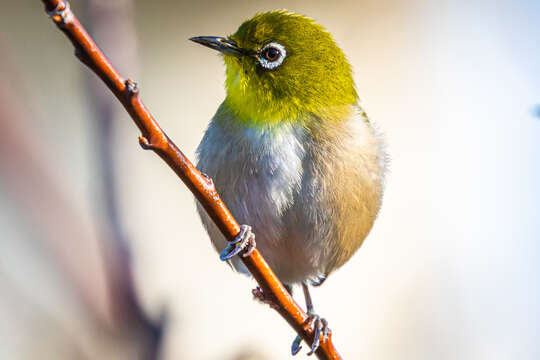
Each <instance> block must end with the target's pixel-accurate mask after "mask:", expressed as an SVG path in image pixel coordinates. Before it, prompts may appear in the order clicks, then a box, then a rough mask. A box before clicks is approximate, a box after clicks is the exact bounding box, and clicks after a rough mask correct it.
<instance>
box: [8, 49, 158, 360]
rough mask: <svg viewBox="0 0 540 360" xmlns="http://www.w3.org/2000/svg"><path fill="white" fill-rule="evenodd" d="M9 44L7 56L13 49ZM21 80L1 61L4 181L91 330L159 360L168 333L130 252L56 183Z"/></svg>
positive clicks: (52, 163)
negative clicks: (155, 320)
mask: <svg viewBox="0 0 540 360" xmlns="http://www.w3.org/2000/svg"><path fill="white" fill-rule="evenodd" d="M1 45H2V44H0V50H5V49H3V46H1ZM1 53H3V54H8V53H9V52H8V51H1ZM14 73H15V71H14V66H10V64H8V62H7V59H6V57H5V56H4V58H3V61H2V62H0V77H1V78H2V81H1V82H0V133H1V134H2V141H0V175H1V179H2V182H3V183H4V184H5V185H6V186H7V187H8V189H9V190H10V191H9V193H10V194H11V196H12V197H13V200H15V201H16V203H18V204H20V205H21V206H22V208H23V209H24V210H25V213H26V214H28V215H29V219H30V221H31V222H32V225H33V226H32V227H33V228H35V230H36V232H37V233H38V234H39V235H40V237H41V238H42V239H43V240H44V241H45V243H46V245H47V248H48V250H49V251H50V252H51V255H52V257H53V259H54V263H55V264H58V266H59V268H60V269H61V270H62V271H61V272H62V274H63V275H65V276H66V280H67V282H68V283H69V285H70V286H71V288H72V289H73V290H74V292H75V294H76V295H77V298H78V299H79V300H81V302H82V303H83V304H84V305H85V307H86V309H88V314H90V320H92V321H91V327H90V328H92V329H95V328H97V329H99V331H101V332H103V331H105V333H106V334H109V337H110V338H111V339H117V341H118V343H117V344H118V346H123V345H126V343H127V344H128V347H129V349H127V351H128V352H130V353H132V354H137V355H136V356H137V357H136V358H137V359H156V358H157V353H158V345H159V340H160V339H161V327H159V326H154V325H153V324H151V323H150V321H149V320H148V319H147V318H146V317H145V315H144V313H143V312H142V310H141V308H140V306H139V304H138V302H137V298H136V296H135V291H134V286H133V279H132V273H131V271H130V270H131V268H130V267H129V257H128V256H127V252H126V251H124V249H125V248H124V247H123V246H121V245H120V242H114V241H112V242H107V243H106V242H104V241H103V240H100V239H99V238H98V236H96V233H101V234H100V235H101V236H103V237H105V238H114V236H112V235H110V234H112V233H113V231H112V230H111V229H112V228H111V227H110V226H109V224H106V225H105V226H100V227H97V229H96V230H94V229H93V227H92V226H91V224H90V221H89V220H90V219H89V217H85V216H84V213H83V212H82V211H80V209H78V208H77V207H76V206H75V204H74V203H73V201H72V200H71V198H70V197H69V196H68V195H67V194H66V191H65V184H64V181H63V180H64V177H63V176H60V177H57V176H55V175H56V174H55V166H56V165H57V163H55V161H53V160H52V159H49V158H47V155H48V154H49V152H48V151H47V149H46V144H45V143H44V141H43V139H42V138H41V137H40V136H38V135H37V134H36V133H35V132H34V131H33V129H32V128H31V127H29V126H28V123H29V121H28V117H29V116H32V115H31V111H30V110H29V109H28V106H27V104H26V103H23V101H24V99H25V97H23V96H18V94H17V93H16V91H17V86H16V85H18V84H20V80H19V79H16V78H15V75H14ZM111 243H112V244H114V245H113V246H110V244H111ZM72 341H73V339H69V342H72ZM115 341H116V340H115ZM66 343H68V340H67V339H66ZM130 358H133V356H131V357H130Z"/></svg>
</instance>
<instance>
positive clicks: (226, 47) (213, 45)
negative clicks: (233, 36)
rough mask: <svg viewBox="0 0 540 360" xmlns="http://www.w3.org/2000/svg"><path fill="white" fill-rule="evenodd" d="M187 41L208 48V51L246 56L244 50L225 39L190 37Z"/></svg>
mask: <svg viewBox="0 0 540 360" xmlns="http://www.w3.org/2000/svg"><path fill="white" fill-rule="evenodd" d="M189 40H191V41H194V42H196V43H198V44H201V45H204V46H207V47H209V48H210V49H214V50H217V51H219V52H221V53H223V54H227V55H233V56H237V57H240V56H243V55H246V54H245V52H244V50H242V49H241V48H239V47H238V45H236V43H235V42H234V41H232V40H228V39H225V38H223V37H218V36H196V37H192V38H190V39H189Z"/></svg>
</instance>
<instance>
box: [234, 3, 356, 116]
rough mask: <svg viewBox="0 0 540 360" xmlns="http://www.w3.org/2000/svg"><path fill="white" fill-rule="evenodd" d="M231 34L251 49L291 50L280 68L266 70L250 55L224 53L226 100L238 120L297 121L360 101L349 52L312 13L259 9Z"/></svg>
mask: <svg viewBox="0 0 540 360" xmlns="http://www.w3.org/2000/svg"><path fill="white" fill-rule="evenodd" d="M229 39H231V40H233V41H234V42H236V43H237V44H238V46H239V47H240V48H242V49H246V50H249V51H257V50H258V49H260V48H261V47H262V46H263V45H265V44H267V43H269V42H277V43H279V44H281V45H283V46H284V47H285V48H286V49H287V57H286V58H285V59H284V61H283V64H281V65H280V66H279V71H272V70H266V69H262V68H261V67H260V66H258V64H257V62H256V61H255V60H254V59H253V58H251V57H247V56H246V57H233V56H224V60H225V63H226V65H227V79H226V87H227V98H226V100H225V105H226V106H227V107H228V108H229V109H230V110H231V111H233V112H234V113H235V114H236V115H237V116H238V119H239V121H242V122H245V123H249V124H250V125H254V126H257V125H259V126H260V125H275V124H276V123H278V122H282V121H290V122H297V121H301V120H300V119H305V118H306V116H303V115H304V114H315V115H318V116H325V115H329V114H328V112H332V109H333V108H334V107H336V106H337V107H339V106H340V105H349V104H355V103H356V102H357V99H358V96H357V94H356V90H355V88H354V82H353V80H352V76H351V67H350V65H349V63H348V62H347V59H346V58H345V55H344V54H343V52H342V51H341V50H340V49H339V47H338V46H337V45H336V44H335V42H334V40H333V39H332V36H331V34H330V33H329V32H327V31H326V30H325V29H324V28H323V27H322V26H320V25H318V24H316V23H315V22H314V21H313V20H312V19H310V18H307V17H304V16H301V15H297V14H293V13H290V12H288V11H284V10H277V11H272V12H267V13H262V14H258V15H255V16H254V17H253V18H251V19H250V20H247V21H246V22H244V23H243V24H242V25H241V26H240V28H239V29H238V31H237V32H236V33H234V34H233V35H231V36H229ZM330 117H331V118H336V116H330Z"/></svg>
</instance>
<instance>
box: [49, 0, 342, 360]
mask: <svg viewBox="0 0 540 360" xmlns="http://www.w3.org/2000/svg"><path fill="white" fill-rule="evenodd" d="M42 2H43V3H44V4H45V9H46V11H47V13H48V14H49V15H50V16H51V18H52V20H53V21H54V23H56V25H57V26H58V28H59V29H60V30H61V31H62V32H64V34H65V35H66V36H67V37H68V38H69V39H70V40H71V42H72V43H73V46H74V47H75V55H76V56H77V58H79V60H81V61H82V62H83V63H84V64H85V65H87V66H88V67H89V68H90V69H91V70H92V71H93V72H94V73H96V74H97V75H98V76H99V77H100V78H101V80H103V82H104V83H105V84H106V85H107V86H108V87H109V89H110V90H111V91H112V92H113V94H114V95H115V96H116V97H117V98H118V100H119V101H120V102H121V103H122V105H123V106H124V108H125V109H126V110H127V112H128V113H129V115H130V116H131V118H132V119H133V121H134V122H135V124H136V125H137V127H138V128H139V130H140V131H141V133H142V136H140V137H139V143H140V145H141V146H142V147H143V148H144V149H148V150H153V151H154V152H155V153H156V154H158V155H159V156H160V157H161V158H162V159H163V160H164V161H165V162H166V163H167V164H168V165H169V166H170V167H171V169H172V170H173V171H174V172H175V173H176V174H177V175H178V177H180V179H181V180H182V181H183V182H184V183H185V184H186V186H187V187H188V188H189V190H190V191H191V192H192V193H193V195H195V197H196V198H197V200H198V201H199V202H200V203H201V205H202V206H203V207H204V208H205V210H206V212H207V213H208V215H209V216H210V217H211V218H212V220H213V221H214V223H215V224H216V225H217V226H218V228H219V229H220V230H221V232H222V233H223V235H224V236H225V237H226V238H227V239H229V240H233V239H234V238H235V237H236V236H237V235H238V234H239V233H240V226H239V225H238V223H237V222H236V220H235V219H234V218H233V216H232V215H231V213H230V212H229V210H228V209H227V207H226V206H225V204H224V203H223V201H222V200H221V198H220V197H219V195H218V193H217V192H216V189H215V187H214V184H213V182H212V179H210V178H209V177H208V176H206V175H205V174H203V173H201V172H200V171H199V170H197V168H196V167H195V166H194V165H193V164H192V163H191V162H190V161H189V159H188V158H187V157H186V156H185V155H184V154H183V153H182V152H181V151H180V149H178V147H177V146H176V145H175V144H174V143H173V142H172V141H171V140H170V139H169V138H168V137H167V135H166V134H165V132H164V131H163V130H162V129H161V128H160V126H159V125H158V123H157V122H156V120H155V119H154V118H153V117H152V115H151V114H150V112H149V111H148V109H147V108H146V106H145V105H144V104H143V102H142V100H141V99H140V96H139V89H138V86H137V84H136V83H135V82H134V81H133V80H131V79H128V80H125V79H124V78H122V77H121V76H120V74H119V73H118V72H117V71H116V69H115V68H114V67H113V66H112V65H111V64H110V63H109V61H108V59H107V58H106V57H105V55H103V53H102V52H101V51H100V50H99V48H98V47H97V45H96V44H95V43H94V42H93V41H92V39H91V38H90V36H89V35H88V33H87V32H86V31H85V29H84V28H83V27H82V25H81V24H80V23H79V21H78V20H77V18H76V17H75V15H74V14H73V12H72V11H71V10H70V8H69V5H68V4H67V2H66V1H63V0H42ZM241 259H242V261H243V263H244V264H245V265H246V267H247V268H248V269H249V271H250V272H251V274H252V276H253V277H254V278H255V280H257V282H258V283H259V285H260V287H261V288H262V290H263V292H264V294H265V296H267V297H271V298H272V301H273V302H274V303H275V304H276V305H277V306H276V310H277V311H278V312H279V314H280V315H281V316H282V317H283V318H284V319H285V320H286V321H287V322H288V323H289V325H290V326H291V327H292V328H293V329H294V330H295V331H296V332H297V333H298V334H299V335H300V336H301V337H302V338H303V339H304V340H305V341H306V342H308V343H309V344H311V343H312V342H313V340H314V339H313V338H314V332H313V329H312V328H311V327H310V326H309V324H308V321H307V320H308V315H307V314H306V313H305V312H304V311H303V310H302V308H301V307H300V306H298V304H296V302H295V301H294V299H293V298H292V296H291V295H290V294H289V293H288V292H287V290H286V289H285V287H284V286H283V284H282V283H281V282H280V281H279V279H278V278H277V276H276V275H275V274H274V272H273V271H272V269H271V268H270V267H269V266H268V264H267V263H266V261H265V260H264V259H263V257H262V256H261V254H260V252H259V251H258V250H257V249H255V250H254V251H253V252H252V253H251V254H250V255H249V256H247V257H245V258H241ZM316 355H317V357H318V358H319V359H323V360H329V359H341V357H340V355H339V354H338V353H337V351H336V349H335V348H334V346H333V344H332V334H329V336H328V337H327V338H326V339H322V338H321V344H320V347H319V349H318V350H317V352H316Z"/></svg>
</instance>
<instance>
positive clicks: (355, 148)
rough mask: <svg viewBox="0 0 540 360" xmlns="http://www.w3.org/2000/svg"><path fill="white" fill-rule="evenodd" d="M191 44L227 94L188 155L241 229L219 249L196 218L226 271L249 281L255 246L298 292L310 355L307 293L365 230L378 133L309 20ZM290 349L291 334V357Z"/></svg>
mask: <svg viewBox="0 0 540 360" xmlns="http://www.w3.org/2000/svg"><path fill="white" fill-rule="evenodd" d="M190 40H192V41H194V42H196V43H198V44H201V45H204V46H206V47H209V48H211V49H214V50H217V51H218V52H219V53H220V54H221V55H222V58H223V61H224V64H225V88H226V97H225V100H224V101H223V102H222V103H221V105H219V107H218V109H217V111H216V113H215V115H214V116H213V118H212V119H211V121H210V123H209V125H208V127H207V129H206V131H205V133H204V135H203V138H202V140H201V142H200V144H199V146H198V148H197V151H196V153H197V157H198V162H197V168H198V169H199V170H200V171H201V172H203V173H204V174H206V175H207V176H209V177H210V178H212V179H213V181H214V184H215V187H216V190H217V191H218V193H219V194H220V196H221V198H222V200H223V201H224V203H225V204H226V206H227V207H228V208H229V210H230V212H231V214H232V215H233V216H234V217H235V218H236V219H237V221H238V222H239V223H240V224H243V225H242V226H241V232H240V234H239V235H238V236H237V238H236V239H234V240H233V241H230V242H229V241H228V240H227V239H226V238H225V237H224V236H223V235H222V233H221V232H220V230H219V229H218V228H217V226H216V225H215V224H214V223H213V221H212V220H211V218H210V217H209V216H208V215H207V213H206V212H205V210H204V208H203V207H202V206H201V205H198V206H197V210H198V213H199V216H200V218H201V220H202V223H203V225H204V227H205V228H206V230H207V233H208V234H209V237H210V239H211V241H212V244H213V245H214V247H215V248H216V250H217V251H220V252H221V254H220V257H221V259H222V260H224V261H227V262H229V263H230V264H231V266H232V267H233V268H234V269H236V270H237V271H239V272H241V273H246V274H249V272H248V271H247V269H246V268H245V266H244V265H243V263H242V262H241V259H240V258H239V257H240V256H246V255H247V254H249V253H250V251H252V249H253V248H254V247H255V246H256V247H257V249H258V250H259V251H260V252H261V254H262V255H263V257H264V258H265V259H266V261H267V262H268V264H269V265H270V267H271V268H272V269H273V270H274V272H275V274H276V275H277V277H278V278H279V279H280V280H281V282H282V283H283V284H285V285H286V286H287V288H288V289H292V286H293V285H295V286H296V285H300V286H301V287H302V289H303V290H304V295H305V300H306V307H307V312H308V314H309V321H310V322H311V324H312V325H313V327H314V329H315V341H314V342H313V344H312V346H311V349H310V352H309V353H308V354H309V355H311V354H312V353H314V352H315V351H316V349H317V348H318V346H319V345H320V337H321V335H322V336H323V337H324V336H328V331H329V330H328V322H327V321H326V320H325V319H324V318H322V317H320V316H319V315H317V313H316V312H315V311H314V307H313V302H312V300H311V296H310V293H309V286H310V285H313V286H317V285H320V284H322V283H323V282H324V280H325V279H326V278H327V277H328V276H329V275H330V274H331V273H332V272H333V271H335V270H336V269H338V268H339V267H341V266H342V265H343V264H345V263H346V262H347V261H348V260H349V259H350V258H351V256H352V255H353V254H354V253H355V252H356V251H357V250H358V248H359V247H360V246H361V244H362V242H363V241H364V239H365V238H366V236H367V235H368V233H369V232H370V230H371V228H372V226H373V223H374V221H375V218H376V217H377V214H378V212H379V209H380V207H381V203H382V197H383V192H384V182H385V181H384V178H385V172H386V167H387V158H388V156H387V155H386V150H385V148H386V147H385V142H384V140H383V136H382V135H381V132H380V131H379V129H378V127H377V126H376V125H375V124H374V123H373V121H371V120H370V119H369V118H368V116H367V114H366V112H365V111H364V109H363V107H362V106H361V103H360V100H359V97H358V94H357V90H356V85H355V82H354V79H353V73H352V68H351V65H350V64H349V62H348V60H347V58H346V57H345V55H344V53H343V51H342V50H341V49H340V48H339V46H338V45H337V44H336V41H335V40H334V39H333V37H332V35H331V34H330V32H328V31H327V30H326V29H325V28H324V27H323V26H322V25H319V24H318V23H317V22H316V21H315V20H313V19H312V18H310V17H307V16H305V15H302V14H298V13H295V12H293V11H290V10H283V9H279V10H274V11H269V12H262V13H258V14H255V15H254V16H253V17H252V18H250V19H248V20H246V21H244V22H243V23H242V24H241V25H240V27H239V28H238V29H237V31H236V32H235V33H233V34H232V35H229V36H226V37H220V36H197V37H192V38H190ZM255 234H256V242H255ZM300 343H301V338H300V337H299V336H297V337H296V338H295V340H294V341H293V345H292V347H291V352H292V353H293V355H294V354H296V353H297V352H298V351H299V350H300V348H301V346H300Z"/></svg>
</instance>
